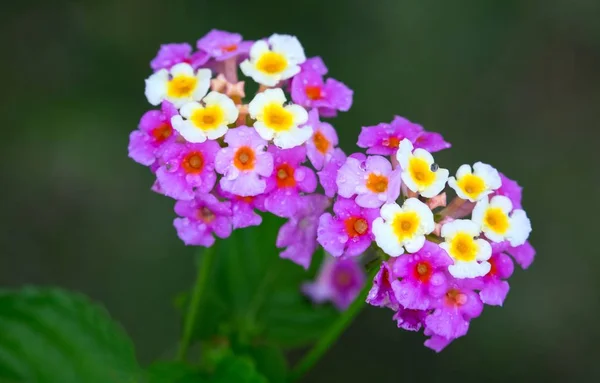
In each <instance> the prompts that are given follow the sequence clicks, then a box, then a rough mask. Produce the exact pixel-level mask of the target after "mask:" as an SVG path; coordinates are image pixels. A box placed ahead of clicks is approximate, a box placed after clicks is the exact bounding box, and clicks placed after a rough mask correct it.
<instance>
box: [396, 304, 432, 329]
mask: <svg viewBox="0 0 600 383" xmlns="http://www.w3.org/2000/svg"><path fill="white" fill-rule="evenodd" d="M426 317H427V310H413V309H407V308H404V307H402V306H398V311H396V313H395V314H394V316H393V317H392V319H393V320H395V321H396V323H397V324H398V328H401V329H404V330H407V331H419V330H420V329H421V327H422V326H423V323H425V318H426Z"/></svg>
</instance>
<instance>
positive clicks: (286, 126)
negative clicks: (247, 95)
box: [248, 88, 313, 149]
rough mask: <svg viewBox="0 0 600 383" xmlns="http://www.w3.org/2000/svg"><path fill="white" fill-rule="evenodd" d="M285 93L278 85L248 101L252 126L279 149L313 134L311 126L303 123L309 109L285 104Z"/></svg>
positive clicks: (298, 143) (307, 138) (305, 139)
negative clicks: (252, 120) (252, 121)
mask: <svg viewBox="0 0 600 383" xmlns="http://www.w3.org/2000/svg"><path fill="white" fill-rule="evenodd" d="M286 101H287V100H286V98H285V94H284V93H283V91H282V90H281V89H280V88H275V89H267V90H265V91H264V92H261V93H258V94H257V95H256V96H255V97H254V99H253V100H252V101H251V102H250V104H249V105H248V112H249V114H250V117H251V118H253V119H255V120H256V121H255V122H254V129H256V131H257V132H258V134H259V135H260V136H261V137H262V138H263V139H265V140H268V141H270V140H273V143H274V144H275V145H276V146H278V147H279V148H282V149H289V148H293V147H296V146H300V145H302V144H304V143H305V142H306V141H308V140H309V139H310V137H311V136H312V132H313V130H312V127H310V126H306V125H305V126H303V127H300V125H303V124H305V123H306V121H308V113H307V112H306V110H305V109H304V108H303V107H301V106H300V105H285V102H286Z"/></svg>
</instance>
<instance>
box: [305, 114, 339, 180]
mask: <svg viewBox="0 0 600 383" xmlns="http://www.w3.org/2000/svg"><path fill="white" fill-rule="evenodd" d="M306 125H308V126H311V127H312V129H313V135H312V137H311V138H310V139H309V140H308V141H306V154H307V156H308V159H309V160H310V162H311V163H312V164H313V166H314V167H315V169H317V170H321V168H323V165H325V163H327V162H328V161H329V159H330V158H331V157H332V156H333V152H334V150H335V147H336V146H337V144H338V136H337V133H336V132H335V129H334V128H333V126H331V124H328V123H326V122H321V121H320V120H319V112H318V111H317V109H313V110H311V111H310V112H309V113H308V122H307V123H306Z"/></svg>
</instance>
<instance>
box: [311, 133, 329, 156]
mask: <svg viewBox="0 0 600 383" xmlns="http://www.w3.org/2000/svg"><path fill="white" fill-rule="evenodd" d="M313 142H314V143H315V148H317V150H318V151H319V152H320V153H321V154H325V153H327V151H328V150H329V147H330V146H331V143H330V142H329V140H328V139H327V137H325V135H324V134H323V133H321V132H320V131H317V132H316V133H315V135H314V136H313Z"/></svg>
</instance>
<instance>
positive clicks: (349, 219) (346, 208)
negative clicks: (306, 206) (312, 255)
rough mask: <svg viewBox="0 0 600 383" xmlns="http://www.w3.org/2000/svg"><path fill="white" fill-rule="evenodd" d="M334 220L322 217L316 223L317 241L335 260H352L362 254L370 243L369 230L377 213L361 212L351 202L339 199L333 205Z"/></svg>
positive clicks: (371, 235) (363, 210)
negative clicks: (341, 258) (317, 225)
mask: <svg viewBox="0 0 600 383" xmlns="http://www.w3.org/2000/svg"><path fill="white" fill-rule="evenodd" d="M333 212H334V214H335V217H333V216H332V215H331V214H329V213H325V214H323V215H322V216H321V218H320V219H319V229H318V231H317V240H318V241H319V243H320V244H321V246H323V248H324V249H325V250H327V251H328V252H329V253H330V254H331V255H333V256H334V257H341V256H349V257H354V256H358V255H361V254H362V253H364V252H365V251H366V250H367V249H368V248H369V246H370V245H371V242H373V238H374V237H373V233H372V232H371V226H372V225H373V221H374V220H375V218H377V217H379V210H378V209H363V208H361V207H360V206H358V205H357V204H356V202H354V201H353V200H351V199H346V198H338V200H337V201H336V202H335V204H334V205H333Z"/></svg>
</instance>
